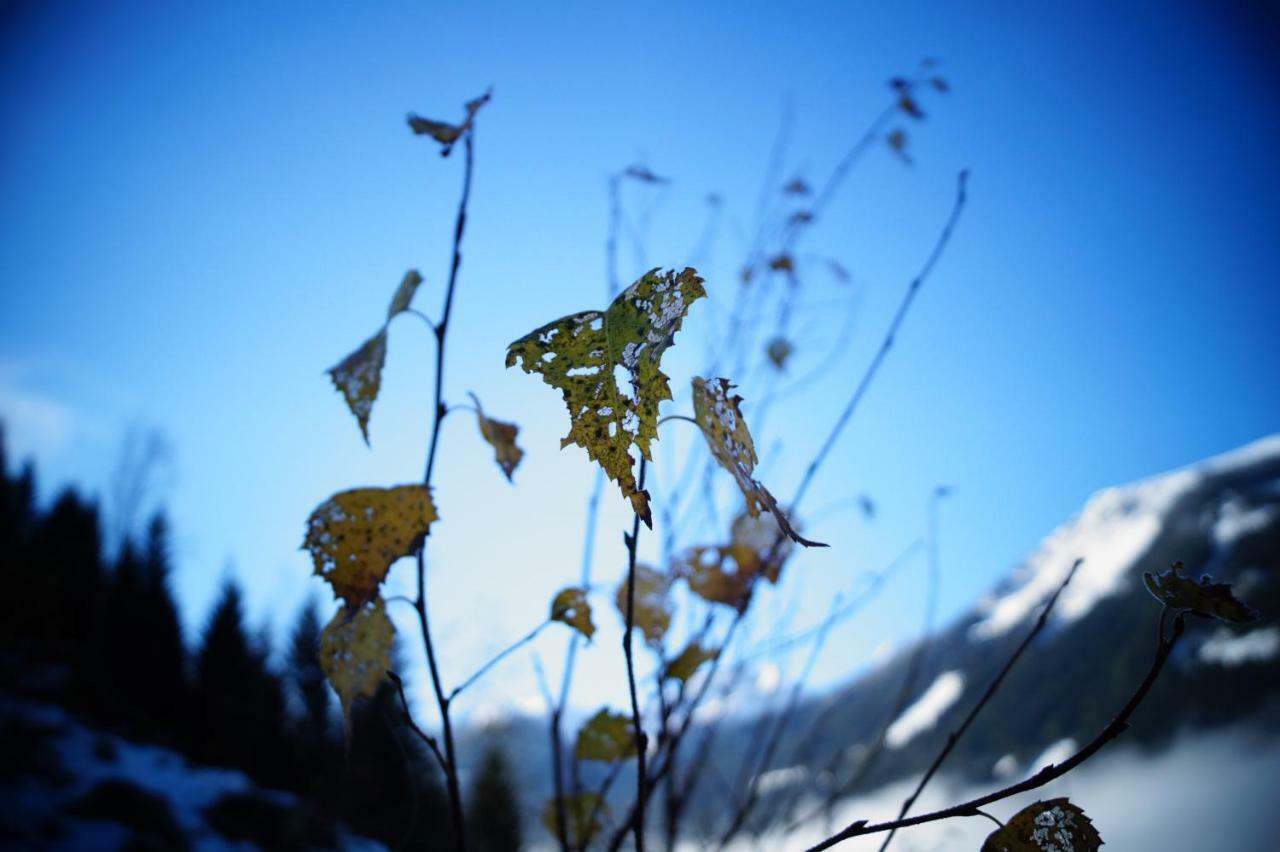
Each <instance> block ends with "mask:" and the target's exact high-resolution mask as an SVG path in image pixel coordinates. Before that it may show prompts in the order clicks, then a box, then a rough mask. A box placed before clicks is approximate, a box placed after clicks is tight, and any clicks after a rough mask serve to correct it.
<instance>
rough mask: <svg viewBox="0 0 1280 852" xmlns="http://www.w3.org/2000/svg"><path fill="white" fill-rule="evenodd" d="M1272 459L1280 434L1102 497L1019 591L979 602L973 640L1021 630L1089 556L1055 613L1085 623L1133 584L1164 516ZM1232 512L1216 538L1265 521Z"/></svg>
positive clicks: (1040, 554)
mask: <svg viewBox="0 0 1280 852" xmlns="http://www.w3.org/2000/svg"><path fill="white" fill-rule="evenodd" d="M1272 460H1280V435H1272V436H1270V437H1267V438H1263V439H1261V440H1258V441H1254V442H1253V443H1251V444H1247V445H1245V446H1244V447H1241V448H1240V449H1238V450H1234V451H1232V452H1229V453H1224V454H1223V455H1220V456H1215V457H1214V458H1212V459H1209V460H1207V461H1204V462H1201V463H1199V464H1196V465H1192V466H1191V467H1187V468H1183V469H1182V470H1177V471H1174V472H1172V473H1167V474H1164V475H1161V476H1155V477H1152V478H1150V479H1146V480H1142V481H1140V482H1137V483H1134V484H1132V485H1125V486H1119V487H1115V488H1108V489H1105V490H1103V491H1100V492H1098V493H1097V494H1095V495H1094V496H1093V497H1092V498H1090V500H1089V502H1088V503H1086V504H1085V507H1084V510H1083V511H1082V512H1081V513H1080V514H1079V515H1078V516H1076V517H1075V518H1073V519H1072V520H1070V521H1068V522H1067V523H1065V524H1063V525H1062V526H1060V527H1058V528H1057V529H1056V530H1054V531H1053V533H1052V534H1050V536H1049V537H1048V538H1047V539H1045V540H1044V542H1043V543H1042V544H1041V545H1040V548H1039V549H1038V550H1037V551H1036V552H1035V553H1034V554H1032V556H1031V557H1030V558H1029V559H1027V561H1026V562H1025V563H1024V564H1023V565H1022V566H1021V567H1020V568H1019V569H1018V570H1017V571H1016V572H1015V573H1014V581H1015V582H1016V583H1017V586H1016V588H1014V589H1013V590H1012V591H1010V592H1008V593H1006V594H1004V595H1002V596H1000V597H991V598H988V599H986V600H984V601H982V602H980V603H979V605H978V611H979V614H980V616H981V618H980V620H979V621H977V622H976V623H975V624H973V626H971V627H970V628H969V635H970V637H971V638H973V639H975V640H981V639H991V638H994V637H997V636H1001V635H1003V634H1004V633H1006V632H1007V631H1009V630H1010V629H1012V628H1013V627H1015V626H1016V625H1018V624H1021V623H1022V622H1023V621H1024V620H1025V619H1027V618H1028V617H1029V616H1031V615H1032V614H1033V613H1034V612H1035V610H1036V608H1037V607H1039V605H1040V604H1041V603H1042V602H1044V601H1045V600H1046V599H1047V598H1048V597H1049V596H1050V595H1051V594H1053V591H1054V590H1055V589H1056V588H1057V587H1058V586H1059V585H1060V584H1061V583H1062V580H1063V579H1064V578H1065V577H1066V575H1067V572H1068V571H1069V570H1071V565H1072V563H1074V562H1075V560H1076V559H1081V558H1082V559H1084V563H1083V564H1082V565H1081V566H1080V569H1079V570H1078V571H1077V572H1076V576H1075V578H1074V579H1073V580H1072V581H1071V585H1069V586H1068V587H1067V588H1066V590H1065V591H1064V592H1063V593H1062V597H1061V598H1060V599H1059V600H1058V604H1057V606H1056V608H1055V609H1054V612H1053V618H1054V620H1055V621H1059V622H1070V621H1073V620H1075V619H1078V618H1080V617H1081V616H1083V615H1084V614H1085V613H1087V612H1089V610H1090V609H1092V608H1093V606H1094V604H1096V603H1097V602H1098V601H1099V600H1101V599H1103V598H1105V597H1107V596H1109V595H1112V594H1115V593H1116V592H1118V591H1120V590H1121V589H1122V588H1123V586H1124V584H1125V583H1126V582H1132V581H1133V578H1131V577H1128V576H1127V575H1128V574H1129V569H1130V568H1132V566H1133V563H1134V562H1135V561H1136V560H1138V559H1139V558H1140V557H1142V556H1143V555H1144V554H1145V553H1146V552H1147V550H1148V548H1150V546H1151V544H1152V543H1153V542H1154V540H1155V538H1156V536H1157V535H1159V533H1160V530H1161V527H1162V524H1163V519H1164V517H1165V516H1166V514H1167V512H1168V511H1169V509H1170V507H1171V506H1172V505H1173V504H1174V502H1175V501H1176V500H1177V499H1178V498H1179V497H1181V496H1182V495H1183V494H1185V493H1187V492H1188V491H1189V490H1190V489H1192V488H1193V487H1194V486H1195V485H1196V484H1198V483H1199V482H1201V481H1202V480H1203V478H1204V477H1206V476H1209V475H1221V474H1224V473H1229V472H1231V471H1234V470H1238V469H1242V468H1246V467H1250V466H1253V465H1256V464H1259V463H1262V462H1265V461H1272ZM1232 512H1234V514H1227V513H1224V515H1225V517H1226V520H1225V522H1224V521H1223V520H1222V519H1219V523H1220V524H1225V526H1223V527H1222V528H1221V529H1220V530H1218V529H1215V532H1216V533H1217V532H1220V533H1221V534H1222V535H1224V536H1225V535H1232V534H1240V532H1241V531H1242V530H1244V529H1247V528H1248V527H1249V525H1251V524H1258V523H1261V522H1262V519H1261V518H1259V517H1258V516H1257V515H1256V510H1255V512H1247V513H1245V514H1243V515H1241V514H1239V512H1236V511H1235V510H1232Z"/></svg>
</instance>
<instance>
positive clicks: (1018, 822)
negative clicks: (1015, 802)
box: [982, 799, 1103, 852]
mask: <svg viewBox="0 0 1280 852" xmlns="http://www.w3.org/2000/svg"><path fill="white" fill-rule="evenodd" d="M1102 845H1103V844H1102V838H1101V837H1100V836H1099V835H1098V830H1097V829H1096V828H1094V827H1093V821H1092V820H1090V819H1089V817H1087V816H1086V815H1085V812H1084V811H1082V810H1080V808H1078V807H1076V806H1075V805H1073V804H1071V802H1069V801H1067V800H1066V799H1050V800H1048V801H1047V802H1036V803H1035V804H1032V805H1027V806H1026V807H1025V808H1023V809H1022V810H1020V811H1018V813H1016V814H1015V815H1014V816H1013V818H1012V819H1010V820H1009V821H1008V822H1007V823H1005V824H1004V827H1003V828H1001V829H999V830H997V831H994V832H992V833H991V836H989V837H988V838H987V840H986V842H985V843H983V844H982V852H1047V850H1060V852H1068V850H1072V852H1097V850H1098V847H1100V846H1102Z"/></svg>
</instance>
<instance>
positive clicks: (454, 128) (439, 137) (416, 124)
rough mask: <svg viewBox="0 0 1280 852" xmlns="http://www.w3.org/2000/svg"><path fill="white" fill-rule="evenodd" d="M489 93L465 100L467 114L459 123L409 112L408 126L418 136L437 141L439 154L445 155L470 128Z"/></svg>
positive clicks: (486, 101)
mask: <svg viewBox="0 0 1280 852" xmlns="http://www.w3.org/2000/svg"><path fill="white" fill-rule="evenodd" d="M491 94H492V93H491V92H485V93H484V94H483V95H481V96H480V97H478V98H476V99H474V100H470V101H467V103H466V105H465V107H464V109H465V110H466V113H467V114H466V116H465V117H464V118H463V120H462V123H461V124H449V123H447V122H444V121H434V120H432V119H430V118H423V117H422V116H420V115H414V114H413V113H409V118H408V121H409V128H410V129H411V130H412V131H413V132H414V133H416V134H417V135H419V136H430V137H431V138H432V139H434V140H436V141H437V142H439V143H440V146H441V147H440V156H442V157H447V156H449V152H451V151H452V150H453V146H454V145H455V144H456V143H457V141H458V140H459V139H461V138H462V134H464V133H466V132H467V131H468V130H470V129H471V125H472V123H473V122H474V121H475V117H476V113H477V112H479V111H480V107H482V106H484V105H485V104H487V103H488V102H489V98H490V96H491Z"/></svg>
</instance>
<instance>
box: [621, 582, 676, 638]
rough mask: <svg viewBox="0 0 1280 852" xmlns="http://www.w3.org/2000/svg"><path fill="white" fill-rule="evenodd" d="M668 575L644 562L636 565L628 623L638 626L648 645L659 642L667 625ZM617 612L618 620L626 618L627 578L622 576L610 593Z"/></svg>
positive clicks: (668, 614) (668, 603)
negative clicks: (629, 620) (632, 602)
mask: <svg viewBox="0 0 1280 852" xmlns="http://www.w3.org/2000/svg"><path fill="white" fill-rule="evenodd" d="M670 592H671V577H670V576H669V575H667V574H665V573H663V572H662V571H659V570H658V569H656V568H652V567H650V566H648V565H644V564H638V565H636V593H635V609H634V610H633V612H632V614H631V615H632V618H631V623H632V625H633V626H635V627H639V628H640V632H641V633H643V634H644V639H645V641H646V642H648V643H649V644H651V645H659V644H661V643H662V637H663V636H665V635H667V628H668V627H670V626H671V601H670V599H669V595H670ZM614 601H615V603H617V605H618V612H619V613H621V614H622V623H623V624H626V619H627V578H626V577H623V578H622V582H621V583H619V584H618V593H617V594H616V595H615V596H614Z"/></svg>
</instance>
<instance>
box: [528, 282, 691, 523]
mask: <svg viewBox="0 0 1280 852" xmlns="http://www.w3.org/2000/svg"><path fill="white" fill-rule="evenodd" d="M705 295H706V291H705V290H704V289H703V288H702V279H701V278H699V277H698V274H697V271H696V270H693V269H685V270H683V271H682V272H679V273H676V272H674V271H667V272H659V270H657V269H653V270H650V271H649V272H647V273H645V275H644V276H643V277H641V278H640V279H639V280H638V281H636V282H635V283H634V284H632V285H631V286H630V287H628V288H627V289H626V290H624V291H623V292H622V293H621V294H620V295H619V296H618V297H617V298H616V299H614V300H613V304H611V305H610V306H609V308H608V309H607V310H606V311H604V312H601V311H584V312H582V313H577V314H571V315H569V316H567V317H563V318H561V319H558V320H556V321H555V322H551V323H548V324H547V325H544V326H542V327H541V328H538V329H535V330H534V331H532V332H530V333H529V334H526V335H525V336H524V337H522V338H520V339H519V340H517V341H515V342H514V343H512V344H511V345H510V346H509V347H507V366H508V367H510V366H512V365H513V364H515V363H516V361H517V360H518V361H519V362H520V366H521V368H522V369H523V370H524V371H525V372H526V373H534V372H536V373H540V374H541V375H542V379H543V381H545V382H546V383H547V384H549V385H551V386H552V387H554V388H556V389H557V390H559V391H560V392H561V394H562V395H563V396H564V401H565V404H566V405H567V406H568V408H569V420H570V423H571V427H570V429H569V434H568V435H567V436H566V437H565V438H564V439H563V440H561V442H560V446H561V447H565V446H568V445H569V444H577V445H578V446H580V447H582V448H583V449H585V450H586V451H587V455H588V456H589V457H590V458H591V459H592V460H593V461H595V462H597V463H599V464H600V466H601V467H602V468H603V469H604V471H605V473H607V474H608V475H609V478H610V479H612V480H614V481H615V482H617V483H618V487H619V488H620V489H621V491H622V495H623V496H624V497H626V498H627V499H629V500H630V501H631V505H632V508H633V509H634V510H635V512H636V514H637V515H639V516H640V517H641V519H642V520H644V522H645V523H646V524H647V525H648V526H650V527H652V526H653V518H652V515H651V513H650V510H649V494H648V492H646V491H643V490H641V489H640V488H639V486H638V485H637V483H636V479H635V474H634V472H633V467H634V464H635V461H634V459H633V458H632V456H631V446H632V445H633V444H634V445H635V446H636V447H638V448H639V450H640V452H641V453H643V454H644V457H645V458H646V459H648V458H652V456H651V455H650V452H649V447H650V442H651V441H653V440H655V439H656V438H657V437H658V405H659V403H661V402H662V401H664V400H668V399H671V388H670V386H669V385H668V383H667V376H666V375H664V374H663V373H662V371H661V370H660V369H659V364H660V362H661V360H662V354H663V353H664V352H666V350H667V349H668V348H669V347H670V346H671V344H672V342H673V341H674V339H675V335H676V332H678V331H679V330H680V326H681V324H682V323H683V322H684V317H685V314H686V313H688V310H689V306H690V305H691V304H692V303H693V302H695V301H696V300H698V299H700V298H702V297H703V296H705ZM615 371H620V372H622V373H623V374H624V375H625V376H626V384H627V385H628V387H627V389H626V390H625V391H624V389H622V388H620V387H619V386H618V382H617V381H616V380H615V378H614V373H615Z"/></svg>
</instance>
